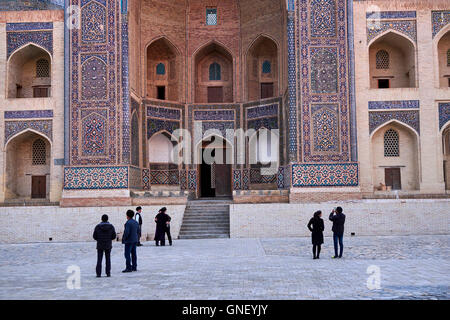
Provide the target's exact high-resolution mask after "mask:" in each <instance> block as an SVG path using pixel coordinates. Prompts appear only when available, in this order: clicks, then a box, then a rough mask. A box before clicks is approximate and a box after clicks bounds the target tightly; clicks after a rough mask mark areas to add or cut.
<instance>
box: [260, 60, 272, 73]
mask: <svg viewBox="0 0 450 320" xmlns="http://www.w3.org/2000/svg"><path fill="white" fill-rule="evenodd" d="M271 71H272V65H271V64H270V61H267V60H266V61H264V62H263V65H262V72H263V73H270V72H271Z"/></svg>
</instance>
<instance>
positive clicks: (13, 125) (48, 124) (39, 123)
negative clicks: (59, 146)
mask: <svg viewBox="0 0 450 320" xmlns="http://www.w3.org/2000/svg"><path fill="white" fill-rule="evenodd" d="M26 129H33V130H35V131H37V132H39V133H42V134H43V135H44V136H46V137H47V138H48V139H49V140H50V141H52V133H53V130H52V120H25V121H5V142H4V143H5V144H6V143H7V142H8V140H9V139H10V138H11V137H12V136H14V135H16V134H18V133H19V132H22V131H24V130H26Z"/></svg>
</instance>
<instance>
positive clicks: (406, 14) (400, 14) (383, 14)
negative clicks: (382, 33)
mask: <svg viewBox="0 0 450 320" xmlns="http://www.w3.org/2000/svg"><path fill="white" fill-rule="evenodd" d="M416 17H417V13H416V11H378V12H376V11H373V12H367V13H366V18H367V19H408V18H409V19H416Z"/></svg>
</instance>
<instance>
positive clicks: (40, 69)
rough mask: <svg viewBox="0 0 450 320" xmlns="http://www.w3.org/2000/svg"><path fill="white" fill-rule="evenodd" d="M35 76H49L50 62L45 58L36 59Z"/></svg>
mask: <svg viewBox="0 0 450 320" xmlns="http://www.w3.org/2000/svg"><path fill="white" fill-rule="evenodd" d="M36 77H37V78H48V77H50V63H49V62H48V60H47V59H39V60H38V61H36Z"/></svg>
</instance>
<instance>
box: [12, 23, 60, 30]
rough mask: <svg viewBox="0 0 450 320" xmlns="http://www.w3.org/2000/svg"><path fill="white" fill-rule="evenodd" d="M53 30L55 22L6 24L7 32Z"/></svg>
mask: <svg viewBox="0 0 450 320" xmlns="http://www.w3.org/2000/svg"><path fill="white" fill-rule="evenodd" d="M52 29H53V22H15V23H7V24H6V31H32V30H52Z"/></svg>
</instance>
